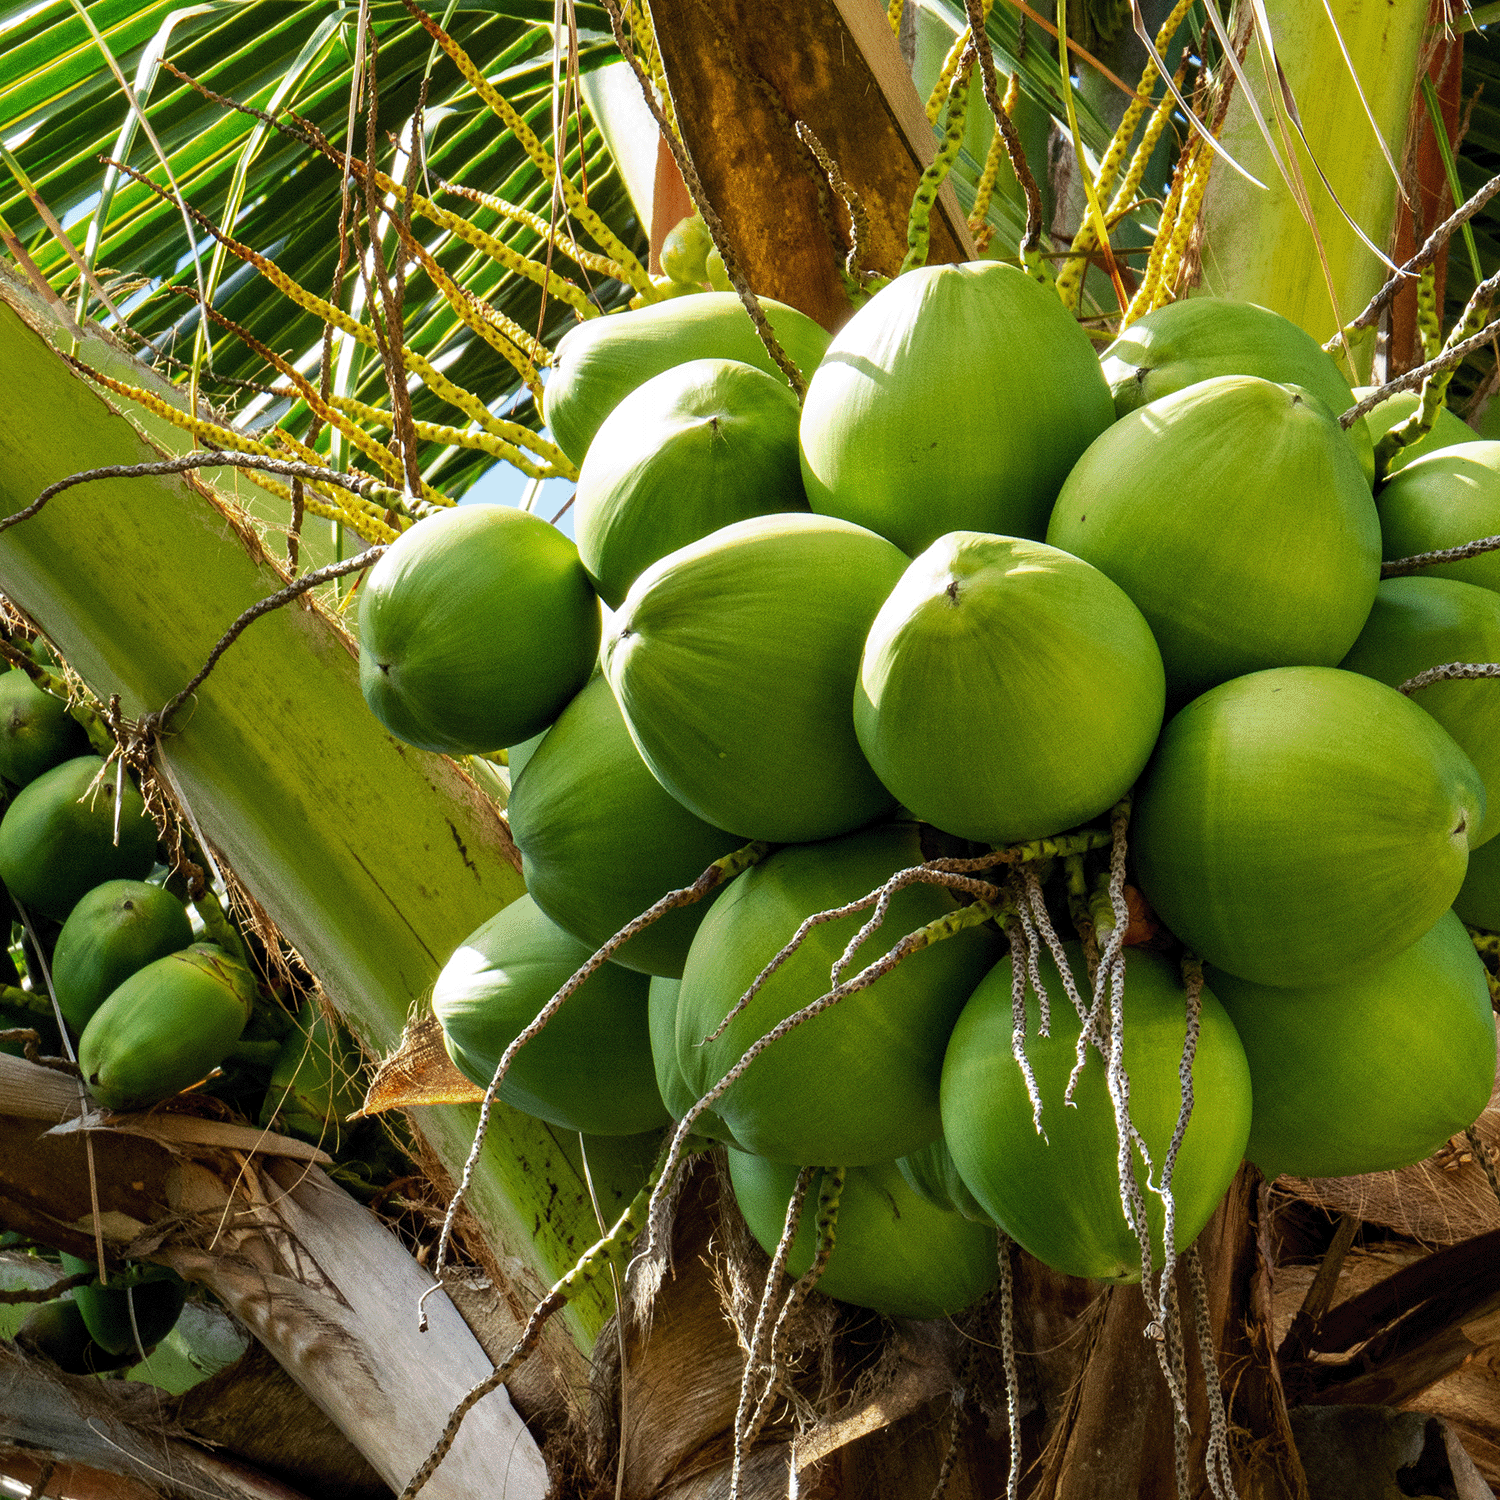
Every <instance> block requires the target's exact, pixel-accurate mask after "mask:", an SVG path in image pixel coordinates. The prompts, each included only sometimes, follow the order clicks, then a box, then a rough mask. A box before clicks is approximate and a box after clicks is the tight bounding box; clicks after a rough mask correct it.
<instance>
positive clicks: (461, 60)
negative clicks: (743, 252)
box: [402, 0, 657, 302]
mask: <svg viewBox="0 0 1500 1500" xmlns="http://www.w3.org/2000/svg"><path fill="white" fill-rule="evenodd" d="M402 3H403V4H404V5H405V6H406V8H407V10H408V11H410V12H411V14H412V16H413V17H414V18H415V19H416V20H417V21H418V22H419V23H420V24H421V26H422V27H423V29H424V30H425V31H426V32H427V34H428V35H429V36H430V37H431V38H432V39H433V41H435V42H436V43H437V44H438V46H439V47H441V48H442V49H443V51H444V52H446V53H447V54H448V56H449V58H450V59H451V60H452V61H453V62H454V64H455V65H456V66H457V68H458V70H459V72H460V73H462V74H463V76H464V78H465V80H466V81H467V82H468V84H469V86H470V87H471V88H472V89H473V90H474V92H475V93H476V94H478V95H479V97H480V98H481V99H483V100H484V102H485V103H486V104H487V105H488V106H489V107H490V109H491V110H492V111H493V112H494V113H495V114H496V115H498V116H499V118H500V119H501V120H502V121H503V122H504V124H505V126H506V128H507V129H508V130H509V131H510V132H511V134H512V135H514V136H515V138H516V142H517V144H518V145H519V146H520V147H521V149H522V150H523V151H524V152H525V153H526V154H527V155H528V156H529V157H530V158H531V160H532V161H533V162H534V163H535V164H536V166H537V168H538V169H539V170H540V171H541V173H542V175H543V176H544V177H545V178H546V179H547V181H548V182H556V183H557V185H558V187H559V189H560V190H561V192H562V195H563V201H564V202H565V203H566V204H567V206H568V212H569V213H571V214H572V215H573V217H574V218H576V219H577V220H578V222H579V224H580V225H582V227H583V229H584V231H585V232H586V233H587V234H588V236H589V238H590V239H592V240H593V241H594V243H595V244H596V245H598V246H599V248H600V249H601V250H603V251H604V252H605V253H606V254H608V255H610V256H612V257H613V258H614V259H615V260H616V261H618V262H619V264H620V267H621V269H622V270H623V271H624V272H625V277H626V280H628V281H629V282H630V284H631V285H632V286H633V287H635V288H636V290H637V291H639V292H641V293H642V294H643V295H645V296H646V297H647V298H648V299H649V300H651V301H653V302H654V301H656V300H657V299H656V289H655V288H654V287H653V286H652V285H651V278H650V277H649V276H648V275H647V274H646V268H645V267H644V266H643V265H642V264H641V263H640V261H638V260H637V259H636V258H635V255H634V254H633V253H632V252H631V249H630V247H629V246H628V245H627V244H625V242H624V241H623V240H621V239H620V238H619V237H618V236H617V235H616V234H615V232H614V231H613V230H612V229H610V227H609V226H608V225H607V224H606V223H605V222H604V220H603V219H601V218H600V217H599V215H598V214H597V213H595V212H594V210H593V209H591V208H590V207H589V206H588V204H587V203H586V202H584V199H583V195H582V193H580V192H579V191H578V189H577V187H575V186H574V184H573V182H572V180H571V179H570V178H569V177H568V176H567V175H566V174H565V173H562V172H559V171H558V169H557V165H556V163H555V162H554V161H553V160H552V154H551V153H550V152H549V151H548V150H547V148H546V147H545V146H543V145H542V142H541V139H540V137H538V135H537V133H536V132H535V131H534V130H533V129H532V128H531V126H530V125H528V124H527V123H526V121H525V120H523V119H522V118H521V116H520V115H519V114H518V113H517V112H516V110H515V109H514V108H513V107H512V106H511V104H510V102H509V101H508V100H507V99H506V98H505V97H504V96H503V95H502V94H501V93H500V91H499V90H498V89H496V88H495V87H494V86H493V85H492V84H491V83H490V81H489V79H487V78H486V77H485V76H484V74H483V73H481V72H480V71H479V69H478V68H476V67H475V66H474V63H473V61H472V60H471V59H470V57H469V55H468V53H466V52H465V51H464V49H463V48H462V47H460V46H459V45H458V43H457V42H455V41H454V40H453V38H452V37H451V36H449V35H448V33H447V32H446V31H444V30H443V28H442V27H441V26H439V25H438V23H437V22H436V21H434V20H433V19H432V18H431V17H430V16H428V15H426V14H425V13H424V12H423V11H421V10H419V9H418V8H417V7H416V6H415V5H414V4H412V0H402Z"/></svg>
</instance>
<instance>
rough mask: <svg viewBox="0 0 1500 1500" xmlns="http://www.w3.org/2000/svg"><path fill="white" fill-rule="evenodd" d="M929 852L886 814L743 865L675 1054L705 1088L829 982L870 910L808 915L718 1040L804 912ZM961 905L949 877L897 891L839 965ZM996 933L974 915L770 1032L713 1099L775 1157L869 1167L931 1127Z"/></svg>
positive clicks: (692, 1086) (720, 906) (683, 1008)
mask: <svg viewBox="0 0 1500 1500" xmlns="http://www.w3.org/2000/svg"><path fill="white" fill-rule="evenodd" d="M923 859H924V854H923V851H922V847H921V840H920V838H919V836H918V831H917V829H916V828H915V826H913V825H911V824H889V825H886V826H884V827H880V828H873V829H867V830H865V831H864V832H862V833H857V834H851V835H850V836H849V837H847V838H842V839H837V840H831V841H829V842H827V843H823V844H813V845H806V846H802V847H797V848H789V849H782V850H780V851H779V852H777V853H776V854H774V855H772V856H771V857H770V858H769V859H767V860H765V861H764V862H763V863H761V864H758V865H756V866H754V867H753V868H751V869H749V870H747V871H746V872H745V873H744V874H743V875H741V876H739V877H738V878H737V879H736V880H735V882H734V884H733V885H732V886H730V888H729V890H728V891H727V892H726V893H725V894H724V896H723V898H722V899H721V900H720V901H718V902H717V903H716V904H715V906H714V908H713V910H712V911H711V912H709V914H708V916H707V917H706V918H704V921H703V926H702V927H700V928H699V929H698V936H697V937H696V938H695V939H694V940H693V947H692V951H691V952H690V953H689V954H688V961H687V968H686V970H685V971H684V973H683V976H682V988H681V990H680V991H679V994H678V1001H677V1060H678V1064H679V1066H680V1067H681V1069H682V1073H683V1077H684V1078H685V1079H686V1081H687V1086H688V1088H689V1090H691V1091H692V1092H693V1095H694V1097H695V1098H696V1097H699V1096H701V1095H703V1094H704V1093H706V1092H707V1091H708V1089H709V1088H710V1087H711V1086H712V1085H713V1084H715V1083H717V1082H718V1080H719V1079H720V1078H722V1077H723V1076H724V1074H725V1073H727V1072H728V1071H729V1069H730V1068H731V1067H733V1066H734V1065H735V1064H736V1063H737V1062H738V1061H739V1060H740V1057H741V1056H742V1054H743V1053H744V1052H745V1051H746V1050H747V1049H748V1048H749V1047H750V1046H751V1045H752V1044H753V1043H754V1042H756V1041H758V1040H759V1038H760V1037H761V1036H762V1035H763V1034H765V1033H766V1032H768V1031H770V1030H771V1028H772V1027H773V1026H776V1025H777V1024H778V1023H779V1022H781V1021H782V1020H784V1019H785V1018H786V1017H788V1016H790V1015H792V1014H794V1013H795V1012H796V1011H798V1010H800V1009H802V1008H803V1007H804V1006H806V1005H808V1004H810V1003H811V1002H812V1001H814V1000H816V999H818V998H819V997H820V996H821V995H823V994H825V993H826V992H827V991H828V989H829V988H830V971H831V970H832V968H833V966H834V964H835V963H836V962H837V961H838V960H839V958H840V956H841V955H842V953H843V950H844V948H845V946H846V945H847V944H848V943H849V942H850V941H851V939H852V938H853V937H854V935H855V934H856V933H857V932H858V931H859V929H860V927H861V925H862V924H863V923H864V922H865V921H866V920H867V919H868V917H869V910H868V908H867V909H865V910H863V911H860V912H858V913H856V914H854V915H851V916H847V917H844V918H841V919H840V920H838V921H834V922H825V923H822V924H820V925H818V926H816V927H814V928H812V929H811V931H810V933H809V935H808V937H807V939H806V941H805V942H803V944H802V945H801V947H799V948H798V949H797V951H796V952H795V953H793V954H792V955H791V957H790V958H788V959H787V960H786V961H785V962H784V963H783V964H781V966H780V967H779V968H778V969H777V970H776V972H775V973H774V974H772V975H771V977H770V978H769V979H767V980H766V982H765V983H764V984H763V985H762V986H761V987H760V989H759V990H758V991H757V992H756V994H755V996H754V998H753V999H752V1000H751V1001H750V1002H749V1004H748V1005H746V1006H745V1008H744V1009H743V1010H742V1011H741V1012H740V1013H739V1015H737V1016H736V1017H735V1019H734V1020H733V1021H731V1022H730V1023H729V1025H728V1026H727V1027H726V1028H725V1029H724V1031H723V1033H722V1034H721V1035H720V1036H718V1037H716V1038H715V1039H714V1040H713V1041H707V1042H706V1041H705V1040H704V1038H705V1037H707V1036H708V1034H709V1033H710V1032H712V1031H714V1030H715V1029H716V1028H717V1027H718V1026H719V1024H720V1022H721V1021H723V1019H724V1018H725V1016H727V1015H728V1014H729V1011H730V1010H731V1008H732V1007H733V1006H735V1005H736V1004H737V1003H738V1001H739V1000H740V998H741V996H742V995H744V994H745V993H746V992H747V991H748V990H749V988H750V986H751V984H752V982H753V981H754V980H755V979H756V977H757V975H759V974H760V972H761V969H762V967H763V966H764V965H766V964H767V963H769V962H770V961H771V959H773V958H774V957H775V956H776V954H777V953H778V951H779V950H780V949H781V948H782V946H783V945H784V944H785V943H787V942H788V941H789V940H790V938H791V937H792V935H793V934H794V933H795V932H796V931H797V928H798V927H799V925H800V924H801V923H802V922H803V920H804V919H805V918H807V917H808V916H810V915H812V914H813V913H815V912H822V911H829V910H833V909H834V908H837V907H841V906H844V905H847V904H848V903H849V902H851V901H855V900H858V899H859V898H860V897H862V896H865V895H867V894H868V893H869V892H871V891H873V890H875V889H877V888H878V887H879V886H881V885H882V884H883V883H884V882H885V881H887V880H888V879H889V878H890V877H891V876H892V875H893V874H895V872H896V871H898V870H901V869H905V868H907V867H909V866H912V865H917V864H921V863H922V861H923ZM957 909H958V903H957V902H956V901H955V899H954V898H953V896H952V895H950V894H949V893H948V891H946V890H944V889H943V888H941V887H939V886H933V885H927V884H922V883H918V884H913V885H909V886H907V887H905V888H904V889H902V890H900V891H898V892H897V893H896V895H894V896H893V897H892V898H891V903H890V909H889V911H888V912H887V914H886V917H885V920H884V922H883V923H882V924H881V926H880V927H879V928H878V929H877V930H876V931H875V932H874V933H873V934H872V935H871V936H869V937H867V938H866V939H865V941H864V942H863V943H862V944H861V945H860V947H859V948H858V949H857V950H856V952H855V953H854V955H853V957H852V958H851V960H850V962H849V964H848V966H847V967H846V968H845V969H844V971H843V977H846V978H849V977H852V976H854V975H855V974H857V973H859V971H860V970H861V969H863V968H864V967H865V966H866V965H868V964H871V963H873V962H874V961H875V960H876V959H878V958H880V957H881V956H882V955H883V954H885V953H886V951H887V950H888V949H890V948H891V947H892V946H893V945H894V944H895V943H896V941H897V940H898V939H899V938H901V937H902V936H904V935H905V934H906V933H908V932H913V931H915V930H916V929H917V928H919V927H922V926H924V925H925V924H927V923H929V922H933V921H936V920H938V919H939V918H943V917H947V916H950V915H951V914H952V913H954V912H955V911H956V910H957ZM999 945H1000V939H999V936H998V934H997V933H996V932H995V931H994V930H993V929H992V928H990V927H988V926H983V927H979V926H976V927H970V928H966V929H964V930H963V931H961V932H959V933H957V934H956V935H955V936H953V937H949V938H947V939H945V940H943V941H941V942H935V943H932V944H931V945H930V946H928V947H926V948H924V949H921V950H919V951H918V952H916V953H914V954H912V955H911V956H910V957H908V958H906V959H904V960H903V961H902V962H900V963H899V964H897V965H896V966H895V967H894V968H893V969H891V971H890V972H889V973H887V974H884V975H882V976H881V977H880V978H879V979H877V980H876V981H875V982H874V983H873V984H872V985H870V986H868V987H867V988H865V989H863V990H858V991H856V992H854V993H853V994H851V995H849V996H847V997H846V998H845V999H843V1000H840V1001H839V1002H838V1003H837V1004H835V1005H833V1006H832V1007H830V1008H829V1009H828V1010H826V1011H824V1012H823V1013H822V1014H820V1015H818V1016H815V1017H814V1018H813V1019H811V1020H810V1021H806V1022H804V1023H803V1024H802V1025H800V1026H798V1027H796V1028H795V1029H794V1030H792V1031H790V1032H788V1033H787V1034H786V1035H785V1036H783V1037H782V1038H781V1039H780V1040H778V1041H777V1042H775V1043H774V1044H773V1045H771V1046H769V1047H768V1048H767V1049H766V1050H765V1051H764V1052H763V1053H762V1054H761V1055H760V1056H759V1057H757V1058H756V1060H755V1061H754V1062H753V1063H752V1064H751V1065H750V1067H749V1069H748V1070H747V1071H746V1073H745V1074H744V1076H743V1077H742V1078H740V1079H738V1080H736V1082H735V1083H734V1084H733V1085H732V1086H731V1087H730V1088H729V1090H728V1091H727V1092H726V1093H725V1094H724V1095H723V1097H722V1098H721V1099H719V1100H718V1101H717V1102H716V1104H715V1106H714V1108H715V1109H716V1110H717V1111H718V1114H719V1116H720V1118H721V1119H722V1120H723V1121H724V1123H725V1124H726V1125H727V1126H728V1128H729V1129H730V1131H731V1132H732V1133H733V1135H734V1139H735V1142H736V1144H738V1145H739V1146H741V1147H742V1148H743V1149H744V1150H746V1151H752V1152H755V1153H757V1154H758V1155H761V1156H768V1157H771V1158H772V1159H773V1160H776V1161H783V1162H825V1163H842V1164H844V1165H847V1166H865V1165H868V1164H869V1163H871V1162H879V1161H894V1160H895V1158H897V1157H899V1156H906V1155H908V1154H909V1153H910V1152H913V1151H917V1150H920V1149H921V1148H922V1147H923V1146H925V1145H927V1143H928V1142H929V1141H932V1140H935V1139H936V1138H937V1136H938V1133H939V1131H940V1129H941V1122H940V1120H939V1117H938V1106H937V1085H938V1075H939V1072H940V1071H941V1068H942V1059H943V1047H944V1044H945V1042H946V1040H947V1036H948V1032H949V1030H950V1029H951V1028H952V1025H953V1021H954V1018H955V1017H956V1016H957V1015H958V1012H959V1009H960V1008H961V1007H962V1005H963V1003H964V1000H965V998H966V997H967V995H968V993H969V991H970V990H971V989H972V988H973V987H974V985H975V984H977V983H978V982H979V977H980V975H982V974H983V973H984V972H985V970H986V969H987V968H988V967H989V966H990V965H991V964H992V963H993V962H994V960H995V955H996V952H997V950H998V948H999Z"/></svg>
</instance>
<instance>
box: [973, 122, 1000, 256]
mask: <svg viewBox="0 0 1500 1500" xmlns="http://www.w3.org/2000/svg"><path fill="white" fill-rule="evenodd" d="M1004 155H1005V138H1004V136H1002V135H1001V134H1000V132H999V131H998V130H997V131H996V132H995V133H994V135H993V136H991V137H990V149H989V152H988V154H987V155H986V156H985V158H984V171H983V173H982V174H981V175H980V178H979V186H978V187H977V188H976V189H975V190H974V209H973V212H972V213H970V215H969V233H970V234H972V235H973V236H974V247H975V249H977V250H978V251H979V252H980V253H981V254H983V253H984V251H985V250H987V249H988V248H989V243H990V240H991V239H992V238H993V237H994V233H995V231H994V230H993V229H992V228H991V227H990V226H989V225H988V224H986V223H985V220H986V219H987V218H988V217H989V212H990V199H991V198H993V197H994V195H995V179H996V178H997V177H998V176H999V175H1000V162H1001V159H1002V158H1003V157H1004Z"/></svg>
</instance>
